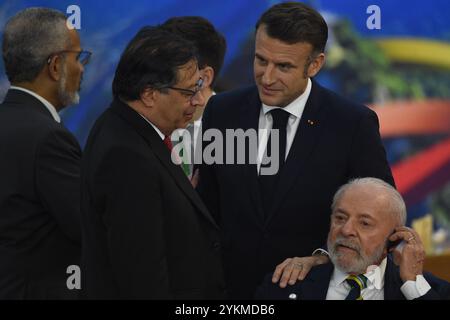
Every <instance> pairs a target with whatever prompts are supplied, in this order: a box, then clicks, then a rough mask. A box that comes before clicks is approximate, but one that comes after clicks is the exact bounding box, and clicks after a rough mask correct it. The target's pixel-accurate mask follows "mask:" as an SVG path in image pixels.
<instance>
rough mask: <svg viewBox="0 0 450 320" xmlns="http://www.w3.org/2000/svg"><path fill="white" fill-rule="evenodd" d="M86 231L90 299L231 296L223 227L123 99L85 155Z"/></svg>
mask: <svg viewBox="0 0 450 320" xmlns="http://www.w3.org/2000/svg"><path fill="white" fill-rule="evenodd" d="M82 231H83V257H82V261H83V263H82V270H83V275H84V276H83V288H84V290H85V291H86V293H87V297H88V298H94V299H97V298H111V299H115V298H125V299H218V298H223V297H224V289H225V286H224V280H223V272H222V266H221V264H222V262H221V255H220V242H219V240H220V239H219V231H218V227H217V224H216V223H215V222H214V220H213V218H212V216H211V215H210V213H209V212H208V210H207V209H206V207H205V205H204V204H203V202H202V201H201V199H200V197H199V196H198V195H197V193H196V192H195V190H194V189H193V188H192V186H191V184H190V182H189V180H188V179H187V177H186V176H185V175H184V173H183V170H182V169H181V167H179V166H176V165H174V164H173V163H172V162H171V159H170V152H169V150H168V149H167V147H166V145H165V144H164V143H163V141H162V139H161V137H160V136H159V135H158V133H157V132H156V131H155V130H154V129H153V128H152V126H151V125H150V124H149V123H148V122H147V121H146V120H145V119H144V118H142V117H141V116H140V115H139V114H138V113H137V112H135V111H134V110H133V109H131V108H130V107H129V106H127V105H126V104H124V103H122V102H120V101H118V100H116V101H114V102H113V103H112V105H111V107H110V108H109V109H107V110H106V111H105V112H104V113H103V115H102V116H101V117H100V118H99V119H98V120H97V122H96V124H95V126H94V128H93V129H92V131H91V132H90V135H89V139H88V142H87V146H86V149H85V156H84V159H83V165H82Z"/></svg>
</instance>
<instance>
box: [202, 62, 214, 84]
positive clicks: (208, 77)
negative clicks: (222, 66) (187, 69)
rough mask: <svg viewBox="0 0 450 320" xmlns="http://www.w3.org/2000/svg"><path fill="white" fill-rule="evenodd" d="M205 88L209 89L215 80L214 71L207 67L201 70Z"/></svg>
mask: <svg viewBox="0 0 450 320" xmlns="http://www.w3.org/2000/svg"><path fill="white" fill-rule="evenodd" d="M201 74H202V79H203V87H204V88H209V87H210V86H211V83H212V82H213V80H214V69H213V68H211V67H210V66H206V67H204V68H203V69H202V70H201Z"/></svg>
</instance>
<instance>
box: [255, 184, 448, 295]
mask: <svg viewBox="0 0 450 320" xmlns="http://www.w3.org/2000/svg"><path fill="white" fill-rule="evenodd" d="M332 212H333V213H332V215H331V227H330V232H329V234H328V250H329V254H330V259H331V262H330V263H327V264H322V265H319V266H316V267H313V269H312V270H311V272H310V273H309V274H308V275H307V276H306V278H305V279H304V280H303V281H300V282H298V283H297V284H295V285H294V286H288V287H286V288H280V287H279V286H278V285H276V284H273V283H272V275H270V274H269V275H268V276H267V277H266V280H265V282H264V284H263V285H262V286H261V287H260V288H259V289H258V291H257V294H256V298H258V299H293V300H325V299H327V300H344V299H345V300H405V299H406V300H414V299H419V300H439V299H450V283H448V282H446V281H444V280H441V279H438V278H436V277H434V276H433V275H431V274H429V273H423V263H424V258H425V250H424V247H423V244H422V242H421V239H420V237H419V235H418V234H417V233H416V232H415V231H414V230H413V229H410V228H407V227H405V226H404V224H405V221H406V207H405V203H404V202H403V199H402V197H401V195H400V194H399V193H398V192H397V191H396V190H395V189H394V188H393V187H392V186H390V185H389V184H387V183H385V182H383V181H381V180H379V179H375V178H362V179H355V180H353V181H351V182H349V183H347V184H346V185H344V186H342V187H341V188H340V189H339V190H338V191H337V193H336V195H335V196H334V199H333V204H332ZM399 242H400V243H399ZM389 252H391V254H389Z"/></svg>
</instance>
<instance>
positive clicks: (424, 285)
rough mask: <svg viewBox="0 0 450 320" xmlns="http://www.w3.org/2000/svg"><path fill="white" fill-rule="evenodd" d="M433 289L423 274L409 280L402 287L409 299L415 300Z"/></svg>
mask: <svg viewBox="0 0 450 320" xmlns="http://www.w3.org/2000/svg"><path fill="white" fill-rule="evenodd" d="M430 289H431V286H430V284H429V283H428V282H427V280H425V278H424V277H423V275H421V274H419V275H417V276H416V281H411V280H408V281H406V282H405V283H404V284H403V285H402V286H401V288H400V290H401V291H402V293H403V295H404V296H405V298H406V299H407V300H414V299H417V298H420V297H422V296H424V295H425V294H426V293H427V292H428V291H429V290H430Z"/></svg>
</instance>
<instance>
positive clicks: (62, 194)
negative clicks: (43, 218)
mask: <svg viewBox="0 0 450 320" xmlns="http://www.w3.org/2000/svg"><path fill="white" fill-rule="evenodd" d="M80 161H81V150H80V146H79V144H78V142H77V141H76V139H75V138H74V137H73V136H72V135H71V134H70V133H68V132H65V131H63V130H53V131H50V132H49V133H48V134H47V135H46V136H45V137H44V138H43V139H42V140H41V142H40V144H39V146H38V149H37V152H36V161H35V166H36V168H35V172H36V176H35V188H36V192H37V194H38V196H39V197H40V199H41V201H42V203H43V204H44V207H45V208H46V209H47V210H48V211H49V212H50V214H51V215H52V216H53V217H54V218H55V219H56V221H57V223H58V225H59V226H60V227H61V229H62V231H63V232H64V233H65V234H66V235H67V236H68V237H69V238H70V239H72V240H73V241H76V242H78V243H81V225H80Z"/></svg>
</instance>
